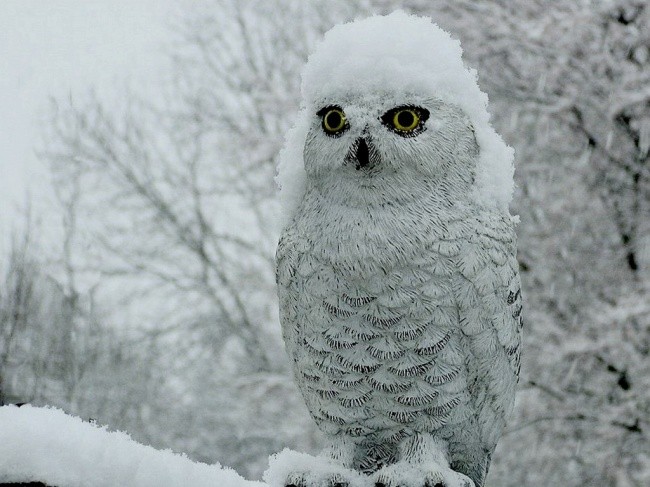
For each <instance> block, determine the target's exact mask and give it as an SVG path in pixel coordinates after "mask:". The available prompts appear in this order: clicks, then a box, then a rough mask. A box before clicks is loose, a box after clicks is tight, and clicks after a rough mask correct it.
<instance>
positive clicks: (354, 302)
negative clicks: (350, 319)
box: [341, 294, 377, 308]
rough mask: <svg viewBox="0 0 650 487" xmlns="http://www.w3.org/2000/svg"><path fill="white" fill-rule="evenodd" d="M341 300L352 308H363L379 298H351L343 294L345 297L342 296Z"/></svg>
mask: <svg viewBox="0 0 650 487" xmlns="http://www.w3.org/2000/svg"><path fill="white" fill-rule="evenodd" d="M341 299H342V300H343V302H344V303H345V304H347V305H348V306H352V307H353V308H360V307H361V306H365V305H366V304H368V303H371V302H373V301H374V300H375V299H377V298H375V297H371V296H364V297H361V298H351V297H350V296H348V295H347V294H343V296H341Z"/></svg>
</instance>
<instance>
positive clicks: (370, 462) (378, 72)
mask: <svg viewBox="0 0 650 487" xmlns="http://www.w3.org/2000/svg"><path fill="white" fill-rule="evenodd" d="M461 54H462V50H461V48H460V44H459V42H458V41H456V40H453V39H452V38H451V37H450V36H449V34H447V33H446V32H445V31H443V30H442V29H440V28H439V27H437V26H436V25H435V24H433V23H431V21H430V20H428V19H424V18H420V17H414V16H410V15H407V14H405V13H403V12H396V13H393V14H391V15H389V16H375V17H371V18H368V19H365V20H361V21H356V22H353V23H349V24H344V25H339V26H336V27H334V28H333V29H332V30H330V31H329V32H328V33H327V34H326V35H325V38H324V40H323V41H322V42H321V44H320V45H319V46H318V48H317V49H316V51H315V52H314V53H313V54H312V56H311V57H310V58H309V61H308V63H307V65H306V67H305V70H304V72H303V78H302V94H303V101H302V103H303V104H302V112H301V114H300V119H299V121H298V123H297V124H296V126H295V127H294V129H293V130H292V131H290V133H289V135H288V137H287V144H286V146H285V149H284V150H283V152H282V153H281V156H280V169H279V170H280V174H279V183H280V186H281V198H282V200H283V204H284V214H285V216H286V222H285V225H284V229H283V232H282V236H281V238H280V242H279V244H278V249H277V283H278V294H279V301H280V319H281V324H282V332H283V337H284V340H285V344H286V349H287V352H288V354H289V356H290V358H291V361H292V365H293V371H294V375H295V380H296V382H297V384H298V387H299V389H300V391H301V393H302V395H303V397H304V400H305V402H306V404H307V407H308V409H309V411H310V413H311V415H312V417H313V419H314V420H315V421H316V423H317V424H318V426H319V428H320V429H321V430H322V431H323V432H324V433H325V435H326V436H327V438H328V440H330V445H329V446H328V447H327V448H326V450H325V451H324V452H323V453H322V457H323V458H325V459H326V465H330V466H331V468H330V470H331V471H330V472H329V474H327V475H325V476H323V475H320V476H318V475H315V474H313V472H310V471H309V469H308V468H300V466H296V468H295V471H294V472H293V473H291V474H290V475H287V478H286V480H285V481H284V483H285V484H286V485H292V484H293V485H298V486H299V485H304V486H311V485H376V486H381V485H383V486H387V487H396V486H411V487H425V486H428V487H434V486H437V487H440V486H445V487H456V486H458V487H461V486H468V487H470V486H473V485H474V486H476V487H480V486H482V485H483V484H484V480H485V476H486V474H487V471H488V467H489V464H490V457H491V455H492V452H493V451H494V448H495V446H496V444H497V441H498V439H499V437H500V435H501V432H502V429H503V426H504V422H505V419H506V417H507V415H508V414H509V412H510V411H511V409H512V407H513V402H514V396H515V387H516V383H517V380H518V375H519V357H520V336H521V328H522V321H521V292H520V281H519V274H518V266H517V260H516V237H515V230H514V227H515V219H514V218H513V217H511V216H510V214H509V211H508V203H509V201H510V199H511V194H512V186H513V178H512V177H513V170H514V169H513V167H514V166H513V151H512V149H511V148H509V147H508V146H507V145H506V144H505V143H504V142H503V140H502V139H501V137H499V136H498V135H497V134H496V132H495V131H494V130H493V129H492V127H491V125H490V122H489V115H488V112H487V96H486V95H485V94H484V93H482V92H481V91H480V89H479V88H478V85H477V81H476V73H475V72H474V71H473V70H471V69H468V68H466V67H465V66H464V64H463V61H462V58H461ZM326 470H327V469H326ZM321 473H322V472H321Z"/></svg>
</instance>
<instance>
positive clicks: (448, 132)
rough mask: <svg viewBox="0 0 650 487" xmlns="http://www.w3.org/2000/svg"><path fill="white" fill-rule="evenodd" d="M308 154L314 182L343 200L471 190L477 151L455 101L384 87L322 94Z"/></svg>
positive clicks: (455, 194) (379, 200) (452, 195)
mask: <svg viewBox="0 0 650 487" xmlns="http://www.w3.org/2000/svg"><path fill="white" fill-rule="evenodd" d="M311 112H312V113H311V115H310V117H309V118H310V124H309V131H308V134H307V137H306V139H305V145H304V152H303V159H304V168H305V172H306V176H307V180H308V182H309V184H311V185H313V186H314V187H315V188H317V189H318V190H320V191H321V192H322V193H323V194H325V195H329V196H330V197H331V198H333V199H335V200H337V202H339V203H341V204H346V205H353V206H358V205H373V204H384V203H387V202H388V203H390V202H394V201H395V200H404V199H412V198H415V199H418V198H423V197H424V198H426V197H427V195H432V196H434V197H435V196H439V197H441V198H447V199H459V198H462V197H466V196H467V194H468V193H469V192H470V190H471V185H472V182H473V180H474V177H475V175H474V173H475V168H476V161H477V157H478V154H479V151H478V144H477V142H476V138H475V136H474V129H473V127H472V124H471V121H470V120H469V117H468V116H467V115H466V114H465V113H464V112H463V111H462V109H460V108H459V107H458V106H455V105H453V104H450V103H445V102H444V101H442V100H440V99H437V98H431V97H427V96H419V95H415V94H408V93H392V92H389V91H385V90H379V91H375V92H370V93H359V92H356V90H354V89H353V88H352V89H350V90H349V91H348V92H346V93H342V94H338V95H334V96H330V97H327V98H323V99H320V100H318V102H317V103H316V104H315V106H313V107H312V108H311Z"/></svg>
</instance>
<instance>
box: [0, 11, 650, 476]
mask: <svg viewBox="0 0 650 487" xmlns="http://www.w3.org/2000/svg"><path fill="white" fill-rule="evenodd" d="M397 7H401V8H404V9H405V10H407V11H409V12H415V13H420V14H425V15H429V16H431V17H432V18H434V19H435V20H436V22H437V23H438V24H439V25H440V26H442V27H443V28H445V29H446V30H448V31H449V32H451V33H452V34H453V36H455V37H457V38H459V39H460V40H461V42H462V45H463V48H464V51H465V59H466V61H467V62H468V64H470V65H471V66H474V67H476V68H477V69H478V72H479V76H480V80H479V81H480V85H481V88H482V89H483V91H485V92H486V93H487V94H488V95H489V97H490V104H491V105H490V110H491V112H492V115H493V124H494V126H495V128H496V129H497V131H498V132H499V133H501V134H502V135H503V137H504V139H505V140H506V142H507V143H508V144H509V145H511V146H513V147H514V148H515V150H516V164H517V169H516V173H515V180H516V184H517V187H516V190H515V199H514V203H513V205H512V212H513V213H515V214H519V215H520V217H521V224H520V226H519V227H518V231H519V261H520V265H521V271H522V280H523V286H524V291H525V294H524V296H525V322H526V325H525V338H524V352H523V368H522V374H523V375H522V380H521V385H520V389H519V394H518V398H517V406H516V410H515V415H514V417H513V418H512V420H511V421H510V424H509V426H508V429H507V431H506V433H505V435H504V437H503V438H502V440H501V442H500V444H499V447H498V449H497V451H496V453H495V456H494V459H493V464H492V469H491V473H490V475H489V477H488V483H489V485H491V486H503V487H509V486H512V487H514V486H520V485H542V484H543V483H555V484H561V485H565V486H568V487H573V486H575V487H578V486H584V485H589V486H603V487H604V486H617V487H628V486H629V487H634V486H645V485H650V453H649V452H650V420H649V419H648V418H650V357H649V355H650V285H649V284H650V162H649V157H648V155H649V149H650V7H649V6H648V5H647V2H645V1H643V0H602V1H596V0H593V1H589V0H585V1H580V2H576V1H574V0H570V1H569V0H566V1H565V0H553V1H551V0H528V1H523V0H522V1H501V0H472V1H470V0H454V1H451V0H449V1H440V2H429V1H425V0H422V1H418V0H405V1H401V2H397V1H392V0H358V1H343V0H339V1H333V0H329V1H327V2H325V1H304V0H283V1H279V0H278V1H264V0H243V1H236V2H235V1H226V0H213V1H207V0H206V1H198V0H196V1H190V0H186V1H183V2H171V1H169V2H167V1H156V2H153V1H141V2H140V1H139V2H126V1H116V2H108V1H103V2H102V1H97V0H95V1H81V0H77V1H73V0H68V1H63V0H57V1H51V2H35V1H31V2H30V1H12V0H5V1H3V2H2V4H1V5H0V71H1V72H2V75H1V76H0V106H1V107H2V111H3V117H2V122H1V123H2V125H1V126H0V232H1V233H0V251H1V254H0V280H1V283H0V398H1V399H2V401H4V402H5V403H17V402H29V403H32V404H34V405H53V406H56V407H58V408H61V409H62V410H64V411H66V412H69V413H71V414H73V415H76V416H78V417H80V418H84V419H88V418H93V419H95V420H96V421H97V423H98V424H99V425H103V426H105V427H106V428H107V429H108V430H109V431H116V430H119V431H126V432H128V433H129V434H130V435H131V436H132V437H133V438H134V439H135V440H137V441H138V442H140V443H142V444H145V445H151V446H152V447H154V448H157V449H166V448H169V449H172V450H173V451H175V452H184V453H186V454H187V455H188V457H189V458H190V459H192V460H194V461H199V462H206V463H215V462H219V463H220V464H222V465H225V466H230V467H233V468H235V470H236V471H237V472H239V473H240V474H241V475H243V476H244V477H246V478H248V479H253V480H255V479H260V478H261V475H262V472H263V471H264V469H265V468H266V467H267V465H268V456H269V455H270V454H271V453H273V452H277V451H280V450H282V449H283V448H284V447H291V448H293V449H296V450H301V451H307V452H315V451H317V450H318V447H319V445H320V444H321V441H322V439H321V437H320V436H319V434H318V433H317V431H315V427H314V426H313V424H312V423H311V421H310V420H309V418H308V415H307V412H306V408H305V407H304V405H303V404H302V401H301V399H300V398H299V397H298V396H297V392H296V390H295V387H294V385H293V383H292V381H291V379H290V377H289V373H288V363H287V360H286V358H285V354H284V349H283V346H282V342H281V339H280V336H279V325H278V323H277V309H276V306H277V305H276V297H275V289H274V283H273V252H274V246H275V238H276V235H277V228H276V227H277V225H276V224H275V222H276V220H277V216H278V202H277V192H276V189H275V186H274V182H273V176H274V174H275V164H276V159H277V153H278V151H279V149H280V147H281V146H282V143H283V137H284V133H285V132H286V130H287V129H288V128H289V127H290V126H291V125H292V124H293V123H294V122H295V118H296V116H297V112H298V101H299V94H298V93H299V86H300V78H299V74H300V70H301V67H302V66H303V64H304V62H305V60H306V56H307V54H308V53H309V51H310V50H311V48H312V46H313V45H314V43H315V42H316V41H317V40H318V39H319V38H320V37H321V36H322V33H323V32H324V31H325V30H327V29H329V28H330V27H331V26H332V25H333V24H335V23H337V22H340V21H342V20H347V19H352V18H355V17H361V16H366V15H368V14H371V13H384V12H388V11H391V10H393V9H394V8H397ZM21 410H22V408H21ZM32 411H34V410H33V409H32ZM25 414H29V413H25ZM61 421H68V420H64V419H61ZM86 426H88V425H87V424H86ZM0 434H9V433H8V432H6V431H3V432H0ZM71 437H72V436H71ZM116 438H117V437H116ZM120 438H121V437H120ZM116 441H118V440H116ZM118 443H119V441H118ZM129 445H132V444H131V443H129ZM125 448H130V447H126V446H125ZM41 451H42V450H41ZM138 451H140V450H138ZM37 453H38V450H35V455H36V456H38V455H37Z"/></svg>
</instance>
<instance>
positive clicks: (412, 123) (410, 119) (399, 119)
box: [392, 108, 420, 132]
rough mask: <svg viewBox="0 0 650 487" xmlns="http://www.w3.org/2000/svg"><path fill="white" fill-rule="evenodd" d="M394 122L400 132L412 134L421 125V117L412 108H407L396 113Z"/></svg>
mask: <svg viewBox="0 0 650 487" xmlns="http://www.w3.org/2000/svg"><path fill="white" fill-rule="evenodd" d="M392 122H393V127H395V128H396V129H397V130H399V131H400V132H411V131H412V130H414V129H415V128H416V127H417V126H418V125H419V124H420V115H418V113H417V112H416V111H415V110H413V109H411V108H405V109H403V110H398V111H396V112H395V114H394V115H393V120H392Z"/></svg>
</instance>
